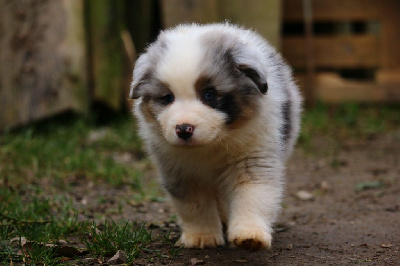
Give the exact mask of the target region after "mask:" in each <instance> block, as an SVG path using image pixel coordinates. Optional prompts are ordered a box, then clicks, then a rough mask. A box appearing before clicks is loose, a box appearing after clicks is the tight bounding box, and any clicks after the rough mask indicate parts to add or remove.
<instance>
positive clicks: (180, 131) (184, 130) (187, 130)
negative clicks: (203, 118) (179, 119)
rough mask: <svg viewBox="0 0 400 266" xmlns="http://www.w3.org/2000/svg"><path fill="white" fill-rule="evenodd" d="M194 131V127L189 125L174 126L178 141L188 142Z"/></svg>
mask: <svg viewBox="0 0 400 266" xmlns="http://www.w3.org/2000/svg"><path fill="white" fill-rule="evenodd" d="M193 131H194V126H193V125H190V124H181V125H176V128H175V132H176V135H178V137H179V138H180V139H183V140H188V139H189V138H190V137H191V136H192V135H193Z"/></svg>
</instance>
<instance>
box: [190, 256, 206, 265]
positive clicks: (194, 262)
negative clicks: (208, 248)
mask: <svg viewBox="0 0 400 266" xmlns="http://www.w3.org/2000/svg"><path fill="white" fill-rule="evenodd" d="M189 263H190V265H204V264H206V263H205V262H204V260H199V259H197V258H191V259H190V260H189Z"/></svg>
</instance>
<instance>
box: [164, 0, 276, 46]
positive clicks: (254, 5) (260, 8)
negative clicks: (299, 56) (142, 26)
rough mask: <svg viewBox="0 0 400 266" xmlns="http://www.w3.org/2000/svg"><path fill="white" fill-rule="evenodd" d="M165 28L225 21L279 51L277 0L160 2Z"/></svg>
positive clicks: (181, 0)
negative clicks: (251, 30)
mask: <svg viewBox="0 0 400 266" xmlns="http://www.w3.org/2000/svg"><path fill="white" fill-rule="evenodd" d="M161 10H162V21H163V26H164V27H165V28H169V27H173V26H175V25H177V24H179V23H192V22H196V23H202V24H203V23H213V22H225V21H229V22H232V23H235V24H239V25H242V26H245V27H247V28H251V29H254V30H256V31H257V32H259V33H260V34H261V35H262V36H264V37H265V38H266V39H267V40H268V41H269V42H270V43H271V44H272V45H273V46H274V47H276V48H277V49H280V25H281V1H279V0H263V1H259V0H220V1H216V0H161Z"/></svg>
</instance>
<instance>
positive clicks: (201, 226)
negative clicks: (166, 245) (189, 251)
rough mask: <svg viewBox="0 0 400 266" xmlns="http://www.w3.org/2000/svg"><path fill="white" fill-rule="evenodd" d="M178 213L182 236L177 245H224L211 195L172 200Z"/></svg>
mask: <svg viewBox="0 0 400 266" xmlns="http://www.w3.org/2000/svg"><path fill="white" fill-rule="evenodd" d="M172 203H173V205H174V207H175V209H176V211H177V213H178V218H179V220H180V226H181V228H182V236H181V238H180V240H179V241H178V243H177V244H178V245H184V246H185V247H186V248H213V247H216V246H222V245H224V244H225V241H224V238H223V235H222V225H221V220H220V218H219V214H218V210H217V204H216V200H215V198H214V197H213V196H212V195H199V194H197V195H192V196H190V197H188V198H185V199H172Z"/></svg>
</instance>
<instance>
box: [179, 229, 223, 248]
mask: <svg viewBox="0 0 400 266" xmlns="http://www.w3.org/2000/svg"><path fill="white" fill-rule="evenodd" d="M176 245H177V246H182V245H183V246H185V248H201V249H203V248H215V247H217V246H223V245H225V240H224V238H223V236H222V235H221V234H185V233H183V234H182V236H181V238H180V239H179V241H178V242H177V243H176Z"/></svg>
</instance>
